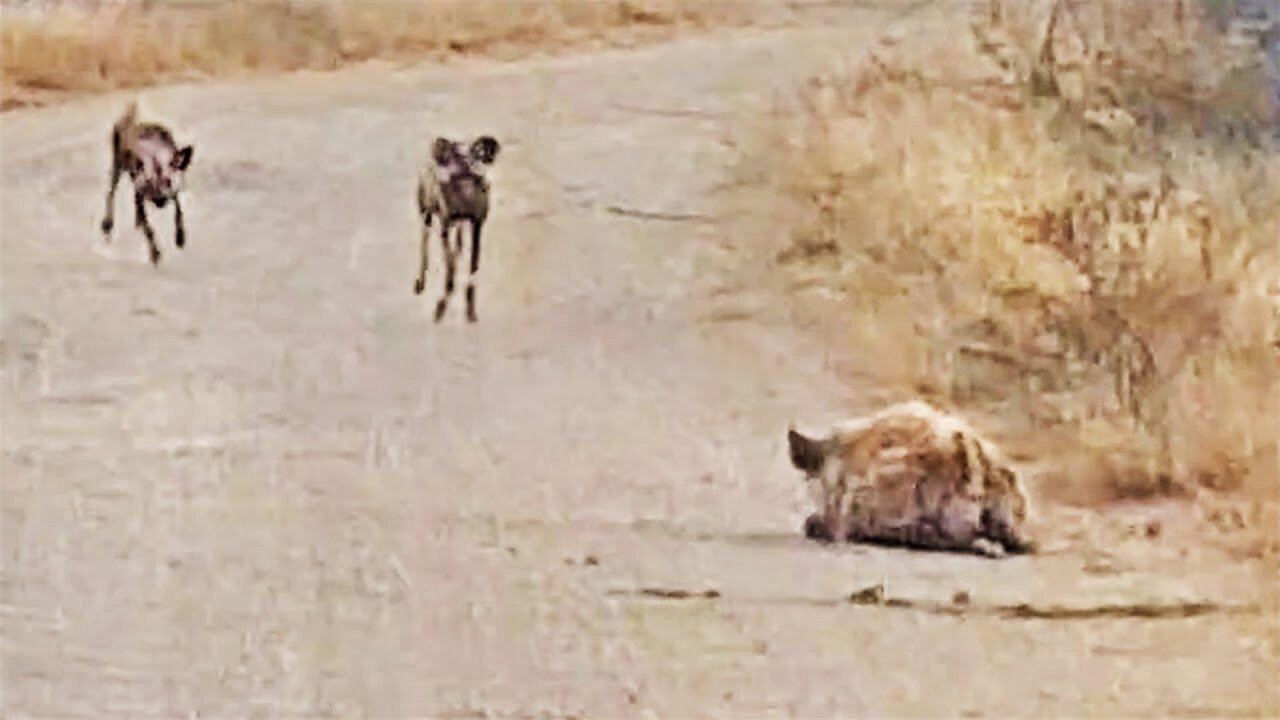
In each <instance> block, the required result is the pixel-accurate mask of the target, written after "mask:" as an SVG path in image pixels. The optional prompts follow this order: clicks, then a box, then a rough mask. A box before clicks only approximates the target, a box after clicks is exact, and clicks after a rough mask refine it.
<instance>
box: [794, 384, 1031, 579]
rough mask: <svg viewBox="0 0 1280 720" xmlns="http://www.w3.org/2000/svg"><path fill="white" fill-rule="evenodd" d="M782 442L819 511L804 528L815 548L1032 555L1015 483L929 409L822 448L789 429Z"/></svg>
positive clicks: (891, 411)
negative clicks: (833, 544)
mask: <svg viewBox="0 0 1280 720" xmlns="http://www.w3.org/2000/svg"><path fill="white" fill-rule="evenodd" d="M787 441H788V445H789V446H790V448H789V449H790V455H791V463H792V465H794V466H795V467H796V469H798V470H800V471H802V472H803V473H804V474H805V477H806V480H808V481H813V482H814V486H815V487H813V490H814V491H815V495H816V496H817V497H818V500H819V503H820V505H821V512H818V513H814V514H813V515H810V516H809V518H808V519H807V520H806V521H805V527H804V530H805V535H806V536H807V537H809V538H811V539H820V540H826V541H831V540H834V539H837V538H839V539H842V540H848V541H852V542H870V543H882V544H891V545H902V546H907V547H914V548H919V549H929V550H953V551H965V552H974V553H978V554H982V555H987V556H991V557H999V556H1002V555H1004V554H1005V553H1006V552H1008V553H1027V552H1034V543H1033V542H1032V541H1031V539H1030V538H1028V537H1027V535H1026V530H1025V525H1026V519H1027V511H1028V502H1027V496H1026V495H1025V494H1024V492H1023V489H1022V488H1021V487H1020V484H1019V478H1018V475H1017V474H1016V473H1015V471H1014V470H1013V469H1012V468H1011V467H1010V465H1009V463H1008V462H1007V461H1006V460H1004V459H1003V458H1001V457H999V456H998V455H997V454H996V452H995V449H994V447H993V446H992V445H990V444H989V443H987V442H986V441H985V440H982V439H979V438H978V436H977V435H976V433H975V432H974V431H973V430H972V429H971V428H970V427H968V426H967V425H966V424H965V423H964V422H963V421H961V420H959V419H957V418H955V417H953V416H950V415H946V414H943V413H941V412H939V411H938V410H936V409H935V408H933V407H932V406H930V405H928V404H927V403H924V402H919V401H915V402H909V403H902V404H899V405H894V406H892V407H889V408H887V409H885V410H882V411H880V412H878V413H875V414H872V415H869V416H866V417H862V418H857V419H855V420H851V421H848V422H846V423H842V424H840V425H838V426H837V427H836V428H835V429H834V431H833V432H832V433H831V434H830V435H829V436H827V437H825V438H821V439H815V438H809V437H806V436H804V435H802V434H800V433H798V432H796V431H795V429H794V428H793V429H790V430H788V432H787Z"/></svg>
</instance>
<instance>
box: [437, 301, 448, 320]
mask: <svg viewBox="0 0 1280 720" xmlns="http://www.w3.org/2000/svg"><path fill="white" fill-rule="evenodd" d="M445 302H446V301H444V300H441V301H440V302H437V303H436V316H435V320H436V322H440V318H442V317H444V310H445Z"/></svg>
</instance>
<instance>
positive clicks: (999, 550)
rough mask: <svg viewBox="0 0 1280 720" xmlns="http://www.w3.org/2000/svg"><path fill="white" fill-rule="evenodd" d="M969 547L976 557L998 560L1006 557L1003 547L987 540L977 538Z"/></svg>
mask: <svg viewBox="0 0 1280 720" xmlns="http://www.w3.org/2000/svg"><path fill="white" fill-rule="evenodd" d="M969 547H970V549H972V550H973V552H975V553H977V554H978V555H982V556H983V557H989V558H992V559H999V558H1002V557H1005V555H1006V553H1005V550H1004V546H1003V545H1001V544H1000V543H998V542H996V541H995V540H991V539H989V538H977V539H976V540H974V541H973V542H972V543H971V544H970V545H969Z"/></svg>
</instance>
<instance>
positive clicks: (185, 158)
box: [173, 145, 195, 170]
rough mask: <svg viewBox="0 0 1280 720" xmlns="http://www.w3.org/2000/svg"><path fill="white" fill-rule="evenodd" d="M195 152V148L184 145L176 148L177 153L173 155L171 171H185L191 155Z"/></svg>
mask: <svg viewBox="0 0 1280 720" xmlns="http://www.w3.org/2000/svg"><path fill="white" fill-rule="evenodd" d="M194 152H195V148H194V147H192V146H191V145H184V146H183V147H181V148H178V152H176V153H174V155H173V169H175V170H186V169H187V166H188V165H190V164H191V155H192V154H193V153H194Z"/></svg>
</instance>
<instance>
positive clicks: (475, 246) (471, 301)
mask: <svg viewBox="0 0 1280 720" xmlns="http://www.w3.org/2000/svg"><path fill="white" fill-rule="evenodd" d="M482 228H484V221H483V220H473V221H472V222H471V275H470V276H469V277H468V278H467V321H468V322H475V321H476V273H477V272H479V271H480V230H481V229H482Z"/></svg>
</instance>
